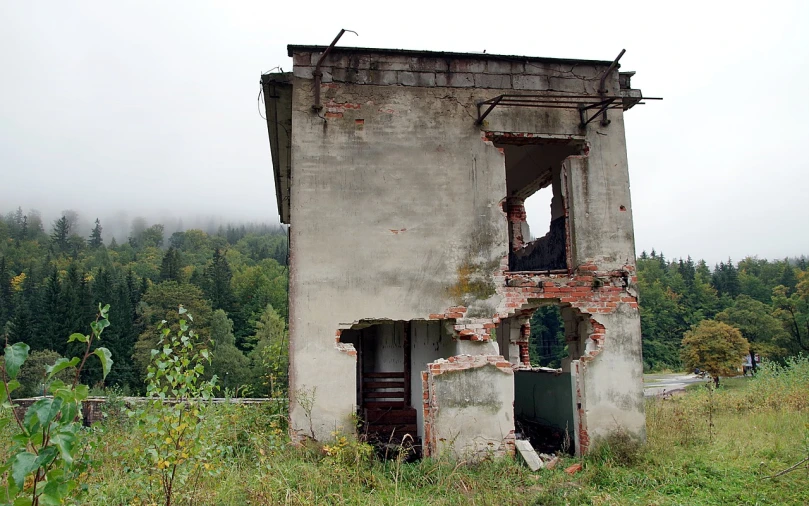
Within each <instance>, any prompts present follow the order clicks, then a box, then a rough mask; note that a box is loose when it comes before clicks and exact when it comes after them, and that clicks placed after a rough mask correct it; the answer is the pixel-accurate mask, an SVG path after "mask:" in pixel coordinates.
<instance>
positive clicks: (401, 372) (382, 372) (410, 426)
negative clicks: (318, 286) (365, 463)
mask: <svg viewBox="0 0 809 506" xmlns="http://www.w3.org/2000/svg"><path fill="white" fill-rule="evenodd" d="M340 342H341V343H350V344H352V345H353V346H354V348H355V349H356V350H357V371H356V374H357V415H358V416H359V419H360V422H361V426H360V428H359V429H360V434H361V436H363V437H364V438H366V440H367V441H369V442H371V443H372V444H375V445H376V446H377V448H379V449H380V456H385V455H387V456H389V457H395V456H396V455H397V453H396V452H392V451H391V448H394V447H396V446H397V445H399V444H402V443H403V442H404V443H406V446H409V447H412V449H413V452H412V454H411V455H412V456H418V455H420V452H421V448H420V445H421V440H422V438H423V436H424V434H423V416H424V413H423V409H422V379H421V372H422V371H426V370H427V364H429V363H430V362H433V361H435V360H437V359H439V358H448V357H451V356H453V355H455V352H456V349H455V346H456V343H455V341H454V340H453V338H452V335H451V334H450V333H449V332H448V330H447V326H446V325H444V321H441V320H430V321H422V320H417V321H373V320H363V321H360V322H358V323H357V324H356V325H354V326H352V328H351V329H347V330H343V331H341V334H340ZM406 435H409V438H408V437H407V436H406Z"/></svg>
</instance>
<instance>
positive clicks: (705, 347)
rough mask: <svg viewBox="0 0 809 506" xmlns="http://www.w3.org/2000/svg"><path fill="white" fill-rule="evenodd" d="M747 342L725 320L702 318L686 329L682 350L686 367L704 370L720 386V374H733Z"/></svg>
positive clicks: (743, 354) (746, 349)
mask: <svg viewBox="0 0 809 506" xmlns="http://www.w3.org/2000/svg"><path fill="white" fill-rule="evenodd" d="M749 349H750V346H749V344H748V342H747V339H745V338H744V337H742V333H741V332H739V330H738V329H736V328H734V327H731V326H730V325H728V324H727V323H722V322H718V321H715V320H703V321H701V322H700V323H699V324H697V325H696V326H694V327H693V328H692V329H691V330H689V331H688V332H686V333H685V337H684V338H683V349H682V352H681V355H682V359H683V362H684V363H685V365H686V367H688V368H689V369H695V368H699V369H702V370H704V371H706V372H707V373H708V374H710V375H711V377H712V378H713V380H714V383H715V384H716V385H717V386H719V377H720V376H734V375H736V374H737V372H738V370H739V367H740V366H741V364H742V360H744V357H745V355H747V353H748V351H749Z"/></svg>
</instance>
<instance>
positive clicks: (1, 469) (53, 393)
mask: <svg viewBox="0 0 809 506" xmlns="http://www.w3.org/2000/svg"><path fill="white" fill-rule="evenodd" d="M109 309H110V306H109V305H106V306H103V307H102V306H101V304H99V305H98V315H97V316H96V319H95V321H94V322H92V323H91V324H90V333H89V334H86V335H85V334H80V333H75V334H72V335H71V336H70V337H69V338H68V342H74V341H78V342H80V343H84V345H85V346H84V354H83V355H82V357H81V358H79V357H74V358H71V359H67V358H60V359H58V360H57V361H56V362H55V363H54V364H53V365H51V366H48V367H46V369H45V384H46V387H45V388H46V390H45V392H44V393H45V396H43V397H42V398H40V399H38V400H36V401H35V402H34V403H33V404H32V405H31V406H30V407H29V408H28V409H27V410H26V411H25V414H24V415H22V416H21V415H20V413H19V412H18V410H16V409H14V408H15V405H14V403H13V401H12V399H11V394H12V393H13V392H14V391H15V390H16V389H18V388H19V387H20V382H19V381H18V380H17V377H18V375H19V373H20V368H21V367H22V365H23V364H24V363H25V361H26V359H27V358H28V352H29V350H30V348H29V346H28V345H27V344H25V343H15V344H12V345H9V344H8V343H6V347H5V354H4V362H3V363H2V364H0V376H2V385H0V403H2V405H0V409H2V411H6V410H10V411H11V417H10V418H5V417H4V418H0V424H8V423H10V421H12V420H13V423H15V424H16V430H15V434H14V436H13V437H12V438H11V443H12V447H11V449H10V452H9V458H8V460H7V461H6V462H5V463H3V465H2V466H0V475H2V474H6V480H5V481H6V484H5V488H2V489H0V504H9V505H11V504H13V505H14V506H39V505H40V504H42V505H53V504H64V503H65V501H66V499H67V498H68V497H69V496H70V495H71V494H74V495H81V492H82V488H81V487H79V482H78V480H79V476H80V475H81V473H84V472H86V471H87V469H88V467H89V466H88V460H87V459H86V458H85V455H84V453H81V454H80V453H79V452H80V450H82V448H83V447H84V445H83V444H82V433H81V427H82V424H81V403H82V401H83V400H85V399H86V398H87V396H88V395H89V391H90V389H89V388H88V387H87V385H83V384H81V383H79V378H80V377H81V371H82V369H83V368H84V364H85V363H86V362H87V359H88V358H90V357H91V356H93V355H94V356H96V357H98V358H99V360H100V361H101V368H102V371H103V377H104V378H106V377H107V374H108V373H109V372H110V368H111V367H112V354H111V353H110V351H109V350H108V349H106V348H96V349H93V344H94V343H96V342H97V341H99V340H100V339H101V334H102V333H103V332H104V329H105V328H107V327H109V325H110V322H109V320H108V319H107V314H108V312H109ZM76 365H78V368H77V369H76V374H75V376H74V378H73V382H72V383H70V384H67V383H65V382H64V381H62V380H59V379H55V376H56V375H57V374H58V373H59V372H60V371H63V370H64V369H67V368H68V367H75V366H76ZM0 428H1V427H0ZM74 491H75V493H74Z"/></svg>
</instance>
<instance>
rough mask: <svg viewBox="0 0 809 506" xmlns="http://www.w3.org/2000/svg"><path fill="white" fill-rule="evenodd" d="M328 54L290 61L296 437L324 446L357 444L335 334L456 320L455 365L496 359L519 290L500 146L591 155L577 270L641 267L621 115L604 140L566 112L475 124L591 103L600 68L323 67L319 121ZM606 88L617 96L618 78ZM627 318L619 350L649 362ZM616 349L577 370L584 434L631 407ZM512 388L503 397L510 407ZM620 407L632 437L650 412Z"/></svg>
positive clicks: (411, 62) (583, 172)
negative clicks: (306, 395) (317, 92)
mask: <svg viewBox="0 0 809 506" xmlns="http://www.w3.org/2000/svg"><path fill="white" fill-rule="evenodd" d="M318 56H319V55H318V54H316V53H315V54H311V53H300V54H295V55H294V59H295V68H294V76H295V77H294V78H293V98H292V118H293V120H292V125H293V135H292V153H293V155H292V176H291V181H292V184H291V196H290V220H291V230H290V236H291V258H290V333H291V337H290V354H291V368H290V381H291V397H292V402H291V418H292V425H293V429H296V430H298V431H299V432H301V433H306V432H308V429H307V428H308V427H309V425H310V424H311V426H312V427H313V431H314V435H315V437H317V438H318V439H323V438H328V437H329V436H330V433H331V432H332V431H333V430H334V429H335V428H343V430H351V429H350V427H351V419H350V416H351V413H352V411H353V408H354V405H355V398H356V377H355V375H354V367H355V361H356V353H354V352H353V351H352V349H351V347H350V346H347V345H342V344H341V343H339V330H338V332H337V338H336V341H337V342H335V329H340V328H349V327H350V326H351V325H352V324H353V323H355V322H358V321H360V320H363V319H368V318H373V319H391V320H405V321H414V320H425V319H432V320H441V319H449V320H455V322H456V323H457V325H456V327H455V328H456V332H457V333H458V337H459V338H460V339H461V340H462V341H458V343H459V344H458V347H457V348H456V352H458V353H469V354H482V355H493V354H496V353H497V347H496V346H492V345H493V344H494V343H489V342H488V339H489V337H490V333H491V329H493V328H495V326H496V325H497V324H498V323H499V320H500V318H506V317H509V316H511V315H513V314H514V313H515V311H516V309H517V308H518V307H520V306H519V304H517V305H515V302H514V300H513V299H510V298H509V297H510V294H511V295H513V294H514V289H513V288H511V287H507V286H506V274H505V273H504V270H505V269H506V268H507V253H508V238H507V222H506V218H505V215H504V213H503V210H502V201H503V199H504V198H505V197H506V187H505V169H504V160H503V154H502V152H501V151H500V150H498V149H497V148H495V147H494V144H493V140H492V139H493V138H494V136H497V135H500V134H501V133H502V134H505V135H514V134H515V133H516V134H517V135H519V136H524V137H527V138H531V137H540V138H549V139H555V140H565V139H572V140H575V141H576V142H580V143H582V144H583V145H585V146H587V147H588V148H589V150H590V151H589V153H587V155H588V156H582V157H579V158H578V159H573V158H571V159H568V160H569V161H571V160H572V161H571V162H570V163H568V162H566V163H567V164H568V165H567V167H566V170H567V174H568V175H569V179H568V180H567V183H566V184H568V185H569V186H568V192H569V194H570V200H571V205H570V209H569V217H570V220H571V221H570V228H571V236H572V239H571V241H572V251H571V256H572V259H573V264H572V265H571V268H572V271H574V272H576V271H578V269H579V268H580V266H582V265H584V264H587V265H588V266H594V267H593V268H594V269H599V270H601V271H604V272H607V271H615V270H616V269H617V270H620V269H624V268H625V267H627V266H628V267H630V268H632V267H633V266H634V253H633V251H634V245H633V242H632V222H631V207H630V203H629V189H628V181H627V175H626V174H627V169H626V154H625V146H624V133H623V122H622V114H621V112H620V111H611V113H610V118H611V120H612V124H611V125H610V126H609V127H606V128H602V127H600V126H599V125H598V123H597V122H593V123H592V124H591V126H590V127H588V128H587V129H586V130H582V129H580V128H579V126H578V125H579V117H578V112H577V111H575V110H565V109H526V108H507V107H501V108H497V109H495V110H494V111H493V112H492V113H491V114H490V115H489V116H488V118H487V119H486V121H485V122H484V125H483V126H482V127H478V126H475V125H474V120H475V119H476V117H477V116H476V112H477V110H476V107H475V104H476V102H477V101H480V100H485V99H489V98H492V97H493V96H496V95H498V94H501V93H514V92H515V90H516V92H517V93H520V92H526V93H529V92H533V91H532V90H541V91H554V92H567V93H571V94H581V93H588V94H594V93H595V90H596V87H597V80H598V77H599V76H600V73H601V72H602V71H603V70H604V68H605V66H601V67H599V66H598V65H570V64H565V65H563V64H536V63H532V64H529V63H527V62H525V63H520V62H492V61H483V60H481V61H475V60H470V61H460V62H458V61H447V62H446V66H444V64H443V63H442V62H441V59H435V58H433V59H430V58H411V57H400V56H395V55H381V56H380V55H370V56H369V55H354V56H352V55H340V54H335V55H333V56H332V57H330V58H327V60H326V65H325V66H324V80H323V85H322V88H321V90H322V95H323V103H324V109H323V111H322V115H316V114H314V113H313V112H312V109H311V106H312V103H313V89H312V86H313V81H312V79H311V76H312V70H313V69H312V64H313V62H314V61H315V60H316V59H317V57H318ZM352 58H354V59H352ZM352 65H353V66H354V67H353V68H352ZM374 65H376V68H375V69H372V68H371V67H372V66H374ZM366 66H367V68H362V67H366ZM608 84H609V86H610V87H614V89H615V90H616V91H617V88H618V85H617V75H616V76H614V78H611V79H608ZM521 90H524V91H521ZM574 171H577V172H576V173H575V174H574V173H573V172H574ZM573 200H578V201H579V204H576V205H574V204H573V203H572V201H573ZM602 233H603V234H602ZM504 261H505V262H506V263H505V265H504ZM594 264H597V265H594ZM585 274H586V273H585ZM538 286H539V287H540V289H541V288H542V282H541V281H540V282H538ZM533 295H534V296H535V297H546V298H553V297H555V296H556V294H545V293H544V292H540V293H535V294H533ZM633 311H634V312H633ZM598 318H602V316H600V315H599V316H598ZM604 318H606V317H604ZM624 320H625V325H624V327H626V328H628V330H627V333H626V334H625V338H626V341H627V343H628V344H627V345H626V346H624V348H627V349H628V348H633V346H634V345H635V344H637V348H638V350H639V347H640V335H639V320H638V318H637V307H636V305H635V307H634V309H633V308H630V312H629V313H628V315H627V316H626V317H625V318H624ZM616 332H618V331H617V330H616ZM612 333H613V331H612V330H610V331H609V335H611V334H612ZM603 335H604V334H603V333H602V334H601V337H602V338H603ZM596 348H598V346H596ZM335 349H336V350H337V351H339V352H341V353H338V352H336V351H335ZM622 349H623V348H622ZM622 349H616V350H615V352H614V353H612V352H610V353H604V354H603V357H604V358H600V357H597V356H596V355H598V353H594V354H593V356H592V357H588V358H590V359H592V360H591V361H590V363H589V364H587V365H586V367H582V371H583V372H582V374H581V376H580V378H579V383H580V386H581V388H580V391H582V392H583V391H585V390H586V391H587V396H588V398H587V399H586V401H585V402H583V403H580V404H583V405H584V406H583V407H582V408H580V409H579V412H580V413H581V416H580V417H579V419H580V420H583V426H584V427H585V432H587V420H589V421H590V423H591V425H592V424H593V423H595V424H596V425H598V427H601V426H605V427H606V424H607V422H606V421H602V420H601V418H600V417H601V415H602V414H610V413H608V411H610V410H611V408H610V409H607V406H610V405H611V404H610V403H611V396H612V395H614V394H621V393H622V392H624V393H625V392H629V393H628V394H627V395H628V396H629V397H631V398H632V399H634V400H635V401H637V395H635V394H636V390H637V389H634V385H631V384H630V383H632V382H633V381H635V379H637V378H636V375H635V369H632V370H631V371H629V372H624V371H618V372H615V371H610V370H609V368H610V367H613V366H615V365H622V364H624V363H625V362H627V361H633V360H635V358H634V357H632V356H630V357H623V356H622V355H621V353H622ZM598 351H599V353H600V351H601V350H598ZM638 352H639V351H638ZM599 361H601V362H604V363H606V364H607V367H602V366H601V365H600V364H599ZM637 363H638V364H640V360H638V361H637ZM585 369H586V372H585ZM417 373H418V372H417V371H414V374H417ZM606 376H611V377H614V379H610V380H605V379H604V378H605V377H606ZM597 383H601V384H603V385H604V386H599V385H597ZM510 385H511V387H510V388H511V390H509V389H508V387H505V386H504V387H503V388H504V389H502V390H501V392H500V393H501V394H502V395H503V399H504V400H506V401H509V402H510V400H511V399H513V381H511V382H510ZM627 388H628V390H627ZM301 390H303V391H312V392H314V397H315V404H314V409H313V410H312V412H311V413H306V412H305V411H304V410H303V409H302V408H301V406H300V403H297V402H295V396H296V394H297V393H298V392H299V391H301ZM590 396H592V397H590ZM640 401H641V402H642V392H641V395H640ZM624 404H625V405H630V404H631V405H633V406H634V408H633V410H634V411H633V413H631V414H630V416H629V417H627V416H623V415H621V414H620V413H618V414H617V418H616V417H614V418H613V419H612V420H610V423H612V422H613V420H614V421H616V422H615V423H618V424H622V423H623V422H624V421H625V420H629V421H631V422H632V425H631V426H630V428H629V430H630V432H638V430H642V427H640V425H639V424H638V423H637V420H638V419H639V417H640V418H642V416H643V415H642V406H640V407H638V406H637V402H626V403H624ZM588 409H591V410H595V411H590V413H594V414H597V415H598V420H599V421H597V422H596V421H595V420H596V417H594V416H589V415H588ZM638 413H639V414H640V415H639V416H636V415H637V414H638ZM310 414H311V420H309V415H310ZM613 414H614V413H613ZM630 419H631V420H630ZM512 424H513V420H512ZM599 424H600V425H599ZM425 425H426V424H425ZM641 425H642V424H641ZM440 426H441V424H439V425H438V426H436V427H440ZM639 427H640V428H639ZM469 429H470V430H473V428H472V427H469ZM500 429H501V427H499V424H498V431H499V432H500V433H502V430H500ZM474 430H476V431H478V432H481V431H484V432H485V430H486V429H485V428H484V429H481V428H480V427H477V428H474ZM606 430H607V429H606V428H605V429H604V431H606ZM596 432H597V433H601V432H602V431H601V429H597V430H596ZM506 435H507V434H506ZM430 437H436V434H435V433H432V434H431V435H429V434H425V439H427V440H429V439H430ZM464 437H466V436H464ZM586 437H589V435H586ZM438 439H440V437H439V438H438ZM438 439H436V440H438Z"/></svg>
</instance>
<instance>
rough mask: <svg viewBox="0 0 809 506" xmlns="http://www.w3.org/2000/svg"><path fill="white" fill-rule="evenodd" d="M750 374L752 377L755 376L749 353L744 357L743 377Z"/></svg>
mask: <svg viewBox="0 0 809 506" xmlns="http://www.w3.org/2000/svg"><path fill="white" fill-rule="evenodd" d="M748 372H749V373H750V376H752V375H753V361H752V359H751V358H750V354H749V353H748V354H747V355H746V356H745V357H744V364H742V376H747V373H748Z"/></svg>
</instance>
